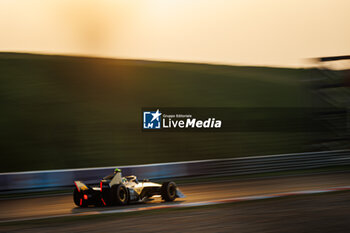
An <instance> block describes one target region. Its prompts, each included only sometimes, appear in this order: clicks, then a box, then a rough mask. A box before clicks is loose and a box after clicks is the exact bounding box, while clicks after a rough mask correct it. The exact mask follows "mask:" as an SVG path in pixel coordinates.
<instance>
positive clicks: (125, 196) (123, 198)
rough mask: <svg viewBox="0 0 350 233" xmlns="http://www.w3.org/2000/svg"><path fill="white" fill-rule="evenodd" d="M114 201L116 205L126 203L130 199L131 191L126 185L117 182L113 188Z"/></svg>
mask: <svg viewBox="0 0 350 233" xmlns="http://www.w3.org/2000/svg"><path fill="white" fill-rule="evenodd" d="M111 192H112V203H113V204H114V205H126V204H127V203H128V201H129V193H128V190H127V188H126V187H125V185H123V184H115V185H113V186H112V188H111Z"/></svg>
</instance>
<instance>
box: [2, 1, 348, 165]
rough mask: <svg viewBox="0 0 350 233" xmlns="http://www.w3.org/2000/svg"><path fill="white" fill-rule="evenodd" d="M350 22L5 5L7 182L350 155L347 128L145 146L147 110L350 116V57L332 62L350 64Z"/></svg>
mask: <svg viewBox="0 0 350 233" xmlns="http://www.w3.org/2000/svg"><path fill="white" fill-rule="evenodd" d="M348 9H350V2H349V1H346V0H343V1H342V0H339V1H337V4H334V3H333V1H330V0H322V1H319V0H318V1H316V0H310V1H307V2H305V1H301V0H297V1H288V2H284V3H283V4H280V1H273V0H251V1H243V0H240V1H224V0H219V1H215V2H214V1H209V0H198V1H184V0H176V1H175V0H174V1H173V0H167V1H161V0H148V1H134V0H131V1H124V0H120V1H111V0H99V1H95V0H84V1H83V0H75V1H66V0H64V1H62V0H60V1H58V0H52V1H45V2H43V1H39V0H26V1H20V0H1V1H0V31H1V36H0V51H1V53H0V109H1V114H0V129H1V130H0V148H1V151H0V153H1V155H2V159H3V162H2V163H1V164H0V172H9V171H28V170H42V169H60V168H80V167H99V166H113V165H131V164H144V163H158V162H172V161H184V160H199V159H214V158H233V157H243V156H252V155H267V154H280V153H291V152H305V151H320V150H334V149H347V148H348V133H347V132H348V131H346V130H345V131H344V127H346V126H345V125H342V126H340V128H341V129H342V130H341V132H340V131H339V132H338V129H339V126H337V127H335V128H334V130H333V134H331V135H330V134H324V133H323V134H322V133H319V132H317V133H315V132H225V133H188V132H184V133H180V132H177V133H145V132H142V131H141V108H142V107H150V106H151V107H152V106H155V107H159V108H161V107H236V108H240V107H242V108H244V107H258V108H267V107H278V108H322V107H338V108H342V109H343V108H347V107H348V106H349V99H350V95H349V88H348V85H349V83H350V82H349V76H348V71H347V69H348V68H350V66H349V64H350V62H347V61H346V59H348V57H346V56H345V57H338V58H334V59H322V58H321V57H329V56H337V55H346V54H350V46H349V43H348V42H349V41H350V31H349V30H348V28H350V15H349V14H348ZM329 63H332V64H334V63H335V64H336V65H328V64H329ZM329 114H330V113H328V115H327V117H328V118H329ZM332 114H333V115H332ZM331 116H332V117H335V118H339V117H340V118H344V117H346V116H344V114H343V113H341V114H340V115H339V113H331ZM320 117H323V116H320ZM332 117H331V118H332ZM330 121H331V122H332V120H330ZM331 129H333V128H331Z"/></svg>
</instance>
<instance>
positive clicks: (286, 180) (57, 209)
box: [0, 173, 350, 222]
mask: <svg viewBox="0 0 350 233" xmlns="http://www.w3.org/2000/svg"><path fill="white" fill-rule="evenodd" d="M341 186H350V173H337V174H319V175H307V176H295V177H278V178H266V179H248V180H229V181H218V182H210V183H199V184H187V185H181V186H179V187H180V189H181V191H182V192H183V193H184V194H185V195H186V198H184V199H177V201H175V203H174V204H175V205H176V204H184V203H196V202H203V201H216V200H221V199H227V198H237V197H246V196H254V195H269V194H275V193H288V192H298V191H305V190H320V189H329V188H332V187H341ZM160 205H164V203H162V201H161V200H160V199H155V200H153V201H150V202H148V203H145V204H133V205H129V206H123V207H118V206H117V207H89V208H79V207H76V206H75V205H74V203H73V200H72V195H60V196H49V197H35V198H22V199H10V200H1V201H0V221H2V222H3V221H7V220H11V221H13V220H15V221H16V220H20V219H27V218H28V219H30V218H40V217H50V216H57V215H66V214H72V213H88V212H91V211H92V212H96V211H106V210H111V211H113V210H117V209H128V208H129V209H130V208H135V207H137V208H143V207H151V206H154V207H157V206H160Z"/></svg>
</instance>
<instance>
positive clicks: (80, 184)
mask: <svg viewBox="0 0 350 233" xmlns="http://www.w3.org/2000/svg"><path fill="white" fill-rule="evenodd" d="M74 184H75V187H77V189H78V191H79V192H80V191H85V190H88V189H90V187H89V186H87V185H86V184H84V183H83V182H81V181H78V180H77V181H74Z"/></svg>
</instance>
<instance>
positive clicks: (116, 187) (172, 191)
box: [73, 168, 185, 207]
mask: <svg viewBox="0 0 350 233" xmlns="http://www.w3.org/2000/svg"><path fill="white" fill-rule="evenodd" d="M74 184H75V189H74V192H73V200H74V203H75V204H76V205H77V206H80V207H87V206H88V205H95V206H110V205H126V204H129V203H140V202H141V203H142V202H146V201H148V200H150V198H151V197H156V196H159V197H161V198H162V199H163V200H164V201H167V202H169V201H174V200H175V198H177V197H178V198H183V197H185V196H184V195H183V194H182V193H181V191H180V190H179V188H177V187H176V184H175V183H174V182H164V183H163V184H157V183H153V182H149V181H148V180H143V181H138V180H137V177H136V176H126V177H122V174H121V170H120V169H118V168H117V169H115V171H114V173H113V174H111V175H109V176H106V177H104V178H103V179H102V180H101V182H100V186H96V187H93V186H88V185H86V184H84V183H83V182H81V181H74Z"/></svg>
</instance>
